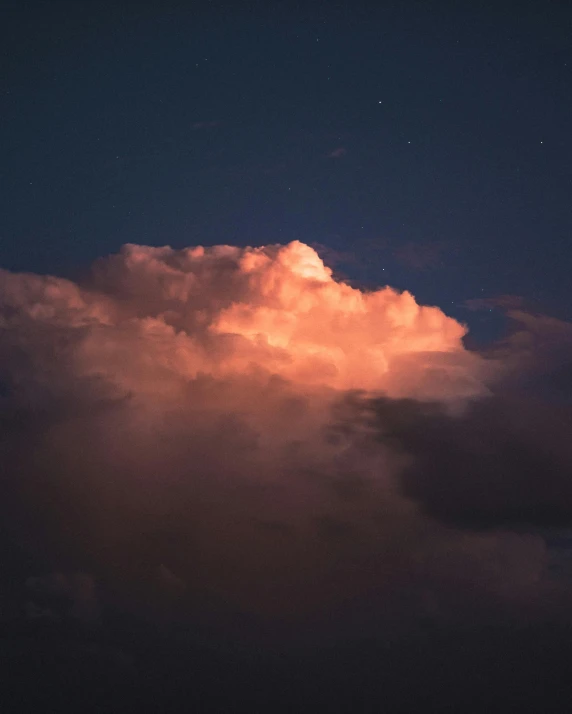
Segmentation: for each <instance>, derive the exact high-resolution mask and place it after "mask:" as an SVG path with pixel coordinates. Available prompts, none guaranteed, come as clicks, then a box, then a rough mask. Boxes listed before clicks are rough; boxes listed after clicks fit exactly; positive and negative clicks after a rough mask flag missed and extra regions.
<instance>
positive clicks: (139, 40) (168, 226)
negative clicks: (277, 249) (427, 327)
mask: <svg viewBox="0 0 572 714" xmlns="http://www.w3.org/2000/svg"><path fill="white" fill-rule="evenodd" d="M571 23H572V19H571V14H570V8H569V7H568V6H567V3H563V2H561V3H559V2H542V3H541V2H532V3H530V2H521V3H507V2H498V3H490V4H486V3H476V4H472V3H456V4H455V3H451V4H442V3H421V2H419V3H409V2H404V3H402V2H396V3H391V2H389V3H378V4H377V5H376V4H374V3H372V4H365V3H362V2H356V3H339V2H324V3H312V2H310V3H290V2H274V3H256V2H252V3H242V2H236V3H217V2H212V3H179V4H176V3H171V2H166V3H160V4H159V3H157V4H153V3H148V2H141V3H133V4H130V3H127V4H126V3H121V2H119V3H83V2H80V1H78V2H71V3H60V2H49V3H28V2H24V1H22V2H18V3H11V2H8V3H7V4H6V3H5V4H4V6H3V10H2V22H1V26H2V30H1V32H2V55H3V67H4V69H3V71H2V94H1V101H2V106H1V112H0V115H1V130H2V139H3V141H2V155H1V164H2V169H3V171H2V173H3V190H2V211H1V224H0V264H1V265H3V266H4V267H6V268H9V269H15V270H32V271H40V272H48V273H55V274H70V273H71V274H73V273H74V271H77V270H78V269H81V268H82V267H83V266H85V265H87V264H89V263H91V262H92V260H93V259H94V258H96V257H99V256H101V255H106V254H108V253H112V252H116V251H117V250H118V248H119V247H120V246H121V245H122V244H124V243H143V244H149V245H164V244H169V245H171V246H173V247H183V246H187V245H197V244H201V245H213V244H217V243H230V244H235V245H260V244H269V243H287V242H289V241H291V240H294V239H298V240H301V241H302V242H305V243H308V244H318V245H320V246H325V247H326V248H327V251H329V254H330V255H331V254H332V253H334V252H335V253H336V254H339V255H338V256H337V262H336V264H335V267H336V268H337V269H338V270H340V271H342V273H343V274H344V275H345V276H347V277H348V278H350V279H353V280H355V281H359V282H360V283H362V284H365V285H371V286H377V285H380V284H381V285H383V284H386V283H389V284H390V285H393V286H395V287H398V288H401V289H405V288H407V289H409V290H411V291H412V292H413V294H414V295H415V296H416V297H417V298H418V299H419V300H420V302H422V303H423V304H436V305H439V306H440V307H442V308H443V309H444V310H446V311H447V313H448V314H451V315H453V316H454V317H456V318H458V319H461V320H462V321H467V320H468V321H469V322H471V321H472V324H473V328H474V330H476V332H478V333H479V334H481V333H482V334H483V335H486V334H488V329H489V328H488V327H487V324H488V322H491V321H492V322H491V325H490V327H491V329H492V332H493V333H494V331H495V327H494V324H493V323H494V319H495V318H494V317H492V316H491V317H490V318H489V317H487V316H486V315H483V314H480V315H478V317H475V316H474V315H471V314H468V313H467V310H466V307H465V306H464V301H465V300H468V299H475V298H480V297H483V296H486V297H496V296H499V295H504V294H511V295H518V296H522V297H524V298H526V299H527V300H528V301H532V302H533V303H534V304H539V305H541V306H542V307H543V309H544V310H548V311H550V312H551V313H552V314H557V315H560V316H562V317H570V315H571V314H572V302H571V298H570V291H569V273H570V266H571V264H572V256H571V253H570V244H571V229H572V201H571V200H570V198H571V188H572V174H571V171H572V169H571V166H572V163H571V158H572V143H571V142H572V139H571V133H570V123H571V115H572V111H571V110H572V92H571V78H572V50H571V44H570V33H571V31H572V30H571ZM491 334H492V333H491Z"/></svg>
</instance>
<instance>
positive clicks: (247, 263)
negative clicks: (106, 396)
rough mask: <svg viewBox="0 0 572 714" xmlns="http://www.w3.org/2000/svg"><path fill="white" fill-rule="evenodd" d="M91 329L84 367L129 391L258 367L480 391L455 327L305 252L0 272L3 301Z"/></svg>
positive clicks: (295, 376)
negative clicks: (73, 276)
mask: <svg viewBox="0 0 572 714" xmlns="http://www.w3.org/2000/svg"><path fill="white" fill-rule="evenodd" d="M7 299H8V300H10V299H11V300H12V301H15V302H19V303H20V305H19V308H20V309H25V310H26V311H27V312H28V314H29V315H30V316H33V317H34V319H38V320H40V321H42V322H46V323H52V324H53V323H56V322H60V321H62V322H63V323H66V322H67V323H68V325H69V326H72V325H73V326H80V325H83V326H84V327H85V328H88V329H87V330H86V333H85V338H84V339H83V341H82V342H81V344H80V345H79V346H78V348H77V351H76V353H75V360H76V366H77V368H78V369H79V370H80V371H83V372H85V373H86V374H87V373H90V372H91V373H94V374H101V373H105V374H107V375H108V376H109V378H111V379H113V380H115V381H116V382H117V383H118V384H122V385H123V386H124V387H125V388H128V389H135V391H138V388H139V387H141V386H142V384H143V382H145V389H147V390H148V389H150V390H151V391H152V390H153V385H155V387H156V389H157V390H158V391H160V390H161V389H164V388H165V387H166V382H169V381H170V380H171V379H173V378H175V379H179V378H181V379H193V378H194V377H196V376H197V374H199V373H202V374H211V375H213V376H215V377H222V376H225V375H237V374H243V373H245V372H253V371H260V370H262V371H264V372H267V373H270V374H276V375H279V376H280V377H283V378H284V379H287V380H291V381H293V382H294V383H296V384H299V385H306V386H307V387H310V386H315V387H328V388H334V389H365V390H375V391H381V392H384V393H386V394H387V395H389V396H392V397H399V396H411V397H416V398H421V399H423V398H437V399H455V398H457V397H461V398H464V397H469V396H473V395H478V394H481V393H483V391H485V388H484V386H483V382H484V375H483V373H482V365H481V364H480V362H479V360H478V359H477V358H476V357H475V356H474V355H472V354H470V353H468V352H467V351H466V350H465V349H464V347H463V345H462V341H461V338H462V336H463V335H464V333H465V328H464V326H463V325H461V324H459V323H458V322H457V321H456V320H454V319H452V318H450V317H447V316H446V315H445V314H444V313H443V312H442V311H441V310H440V309H439V308H437V307H423V306H419V305H418V304H417V303H416V302H415V299H414V298H413V296H412V295H411V294H410V293H408V292H403V293H400V292H398V291H396V290H393V289H392V288H390V287H385V288H381V289H379V290H376V291H374V292H364V291H362V290H359V289H356V288H352V287H350V286H349V285H347V284H344V283H342V282H338V281H336V280H335V279H334V278H333V277H332V271H331V270H330V269H329V268H327V267H326V266H324V264H323V262H322V260H321V259H320V258H319V256H318V255H317V253H316V252H315V251H314V250H313V249H312V248H310V247H309V246H307V245H304V244H303V243H299V242H293V243H290V244H289V245H286V246H280V245H272V246H266V247H262V248H237V247H232V246H214V247H210V248H202V247H197V248H188V249H184V250H173V249H171V248H169V247H162V248H151V247H144V246H136V245H128V246H125V247H124V248H123V250H122V251H121V253H120V254H118V255H115V256H112V257H110V258H107V259H104V260H101V261H99V262H98V264H97V266H96V269H95V277H94V283H93V285H92V286H91V287H90V288H89V289H87V288H80V287H78V286H76V285H74V284H73V283H71V282H69V281H66V280H61V279H56V278H45V277H41V278H40V277H36V276H15V275H9V274H6V279H5V280H4V297H3V301H4V302H6V300H7Z"/></svg>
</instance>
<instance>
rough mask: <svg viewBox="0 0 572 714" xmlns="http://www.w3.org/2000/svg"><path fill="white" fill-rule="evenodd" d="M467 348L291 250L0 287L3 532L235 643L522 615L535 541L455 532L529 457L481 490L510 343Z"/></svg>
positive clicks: (536, 577) (537, 576)
mask: <svg viewBox="0 0 572 714" xmlns="http://www.w3.org/2000/svg"><path fill="white" fill-rule="evenodd" d="M465 332H466V328H465V327H464V326H463V325H461V324H459V323H458V322H457V321H456V320H454V319H452V318H450V317H448V316H446V315H445V314H444V313H443V312H442V311H441V310H440V309H439V308H437V307H425V306H420V305H418V304H417V303H416V301H415V299H414V298H413V296H412V295H411V294H409V293H408V292H399V291H396V290H393V289H392V288H390V287H384V288H381V289H379V290H376V291H369V292H366V291H361V290H358V289H355V288H352V287H351V286H349V285H348V284H345V283H343V282H339V281H336V280H335V279H334V278H333V276H332V271H331V270H330V269H329V268H328V267H326V266H325V265H324V264H323V262H322V261H321V260H320V258H319V257H318V255H317V254H316V252H315V251H314V250H313V249H311V248H310V247H308V246H306V245H304V244H302V243H299V242H294V243H291V244H289V245H286V246H280V245H272V246H265V247H261V248H237V247H233V246H225V245H221V246H214V247H210V248H202V247H195V248H188V249H184V250H173V249H172V248H169V247H160V248H153V247H145V246H136V245H128V246H125V247H124V248H123V249H122V250H121V252H120V253H119V254H117V255H114V256H111V257H108V258H105V259H101V260H100V261H98V262H97V263H96V265H94V267H93V271H92V273H91V276H90V278H89V279H88V280H86V281H84V282H83V283H82V284H75V283H73V282H70V281H67V280H63V279H59V278H54V277H46V276H37V275H27V274H12V273H9V272H6V271H3V272H2V273H1V275H0V383H1V384H2V386H3V388H2V390H0V405H1V411H0V419H1V432H0V466H1V470H2V473H4V474H6V475H7V476H6V477H5V482H4V498H3V503H2V506H1V508H2V516H3V518H4V519H5V523H6V524H7V525H6V528H7V529H8V530H7V532H9V533H10V534H11V536H10V537H11V538H12V539H16V540H17V541H18V542H19V543H20V544H24V545H23V546H22V545H21V547H25V548H27V549H28V550H29V551H31V552H34V553H35V554H36V555H37V554H40V555H41V557H43V558H44V559H45V560H46V561H47V562H48V563H50V564H51V566H50V567H51V569H52V570H53V571H62V572H78V571H86V572H90V573H94V574H95V576H96V577H97V579H98V583H101V591H102V592H105V591H107V593H108V594H109V593H112V595H108V596H109V597H114V598H116V599H118V600H122V599H123V600H124V601H126V602H129V603H131V604H134V606H135V607H141V608H147V609H150V610H152V611H153V612H155V613H160V616H161V617H167V618H175V619H180V618H185V617H191V618H192V617H199V618H200V620H201V621H202V622H203V623H205V622H212V623H215V622H218V623H221V622H224V623H227V625H228V623H229V622H232V623H233V626H236V627H237V628H238V629H239V630H240V628H241V627H242V626H243V625H244V620H241V619H240V617H238V616H237V613H242V614H243V615H245V613H247V614H248V616H249V617H255V618H258V619H259V621H260V622H265V623H266V625H265V626H264V627H266V628H268V626H269V625H268V623H269V622H272V623H273V624H276V623H282V624H283V625H284V623H286V625H287V627H288V628H290V625H291V624H292V623H293V622H297V623H298V624H300V623H302V622H304V623H306V625H305V629H308V621H309V620H308V618H310V620H311V622H312V623H314V625H316V623H318V622H321V623H322V624H323V626H324V627H327V626H331V624H332V620H335V622H336V627H343V626H345V625H343V623H353V625H355V626H358V625H359V626H362V627H365V628H366V629H368V628H369V627H370V626H371V623H372V622H375V621H377V620H379V621H380V622H381V621H383V623H384V625H387V622H388V620H391V621H394V622H395V621H396V620H398V619H399V618H400V617H407V616H409V615H410V613H411V612H414V613H420V612H430V613H433V614H435V616H437V615H438V616H439V617H442V616H443V617H444V616H447V617H448V618H454V617H456V616H459V617H463V616H466V613H467V612H471V613H473V614H474V612H475V611H479V612H482V613H484V612H488V611H489V610H490V609H493V610H494V609H495V608H501V609H502V608H507V607H511V608H516V609H519V608H520V609H524V610H527V611H529V610H530V609H531V608H532V609H535V608H538V607H540V605H539V603H541V602H544V601H545V595H546V588H548V587H552V585H551V584H550V583H549V582H548V581H547V580H546V578H545V571H546V568H547V563H548V560H549V559H548V557H547V553H546V548H545V545H544V539H543V538H542V537H541V536H540V535H539V534H538V533H536V532H534V533H532V532H530V533H522V532H510V528H509V529H508V531H507V529H506V528H503V523H502V518H497V517H496V516H495V517H491V518H489V520H490V521H491V522H493V523H494V524H496V525H497V526H498V527H497V528H496V530H492V531H491V530H489V531H488V532H479V531H476V530H474V529H471V528H470V527H467V522H466V521H467V518H466V513H467V505H466V503H465V502H467V503H469V505H470V506H471V508H472V509H473V511H471V513H473V512H474V513H477V514H481V515H480V516H479V517H482V518H485V517H486V516H487V514H489V515H490V513H493V514H498V513H501V512H502V508H503V505H502V504H503V503H504V502H506V501H507V500H509V499H510V497H511V496H510V494H511V493H513V491H511V489H512V488H519V487H520V484H521V482H522V479H524V481H526V482H527V483H528V486H527V488H529V487H530V479H533V478H534V476H533V475H531V474H532V473H533V472H534V468H537V467H538V463H539V462H538V463H537V462H535V461H533V460H532V458H529V456H528V452H526V454H527V456H526V458H525V457H524V456H523V455H522V454H521V455H520V456H519V457H518V458H516V460H515V463H514V464H512V463H511V466H510V469H512V470H513V471H515V472H517V471H518V470H519V468H521V466H523V465H526V466H527V467H528V466H530V468H529V469H528V471H527V474H528V475H527V476H522V474H521V476H519V477H518V478H521V481H519V480H518V478H517V479H516V481H515V480H514V479H513V481H510V480H509V481H508V482H507V483H506V485H505V486H503V488H505V491H504V492H503V491H502V488H501V484H504V483H505V481H504V480H503V479H504V478H505V477H504V471H503V470H502V469H501V468H500V467H498V468H496V470H495V469H494V468H493V469H492V470H491V469H490V468H489V467H490V465H491V464H494V465H495V467H496V466H497V465H498V459H497V458H496V456H495V453H496V452H495V451H494V449H497V450H499V451H502V453H503V454H504V453H505V451H506V447H507V443H506V439H505V437H503V436H498V434H497V432H496V431H495V429H498V433H501V432H502V433H504V432H503V429H504V426H505V424H504V421H503V418H504V417H503V412H502V410H497V409H496V407H495V406H494V405H495V404H496V402H495V399H498V396H497V395H498V393H499V389H500V387H499V384H500V383H501V382H502V380H503V379H504V378H505V375H506V372H507V369H506V364H507V359H508V357H507V349H508V348H507V349H505V350H504V351H503V350H502V349H499V351H498V352H497V353H495V354H491V355H488V356H487V357H484V356H482V355H478V354H476V353H473V352H470V351H468V350H467V349H465V347H464V346H463V339H462V338H463V336H464V334H465ZM519 344H520V342H519ZM510 354H511V355H513V354H514V350H512V351H510ZM519 360H520V362H519V363H524V361H525V360H524V358H519ZM364 405H365V406H364ZM485 405H493V406H485ZM487 409H488V410H489V411H487ZM489 412H490V413H489ZM364 414H366V416H364ZM511 414H512V412H511ZM475 415H477V416H475ZM507 418H508V417H507ZM527 428H529V431H530V429H531V428H532V427H527ZM489 434H492V438H493V442H492V443H493V455H492V456H491V455H490V454H489V452H488V451H487V449H488V448H489V446H488V445H489V441H488V439H489ZM527 434H528V432H526V429H525V430H524V432H523V434H522V441H523V443H525V442H526V441H527V439H528V436H527ZM444 435H445V436H444ZM553 438H554V439H555V440H556V441H558V440H559V439H563V438H564V437H563V436H561V435H560V432H558V435H554V437H553ZM503 439H504V440H503ZM550 443H552V442H550ZM558 444H560V441H558ZM509 445H510V447H511V448H512V442H510V444H509ZM555 448H557V447H556V446H555ZM455 449H457V451H455ZM467 454H468V457H469V458H470V459H472V460H473V461H474V463H471V464H469V468H468V471H467V470H466V469H465V472H463V473H462V474H461V473H460V470H462V469H463V468H464V465H465V463H464V458H465V457H466V455H467ZM475 454H476V456H475ZM477 457H478V458H477ZM455 459H457V461H456V460H455ZM479 459H480V460H479ZM487 459H488V460H487ZM501 461H502V459H501ZM457 462H458V463H457ZM525 462H526V463H525ZM533 466H534V468H533ZM483 470H484V471H486V472H487V478H488V484H489V500H487V499H486V498H484V497H482V494H481V492H480V491H479V488H478V483H479V479H481V481H482V473H483ZM534 473H536V472H534ZM560 483H561V482H560V481H558V480H556V481H555V484H556V485H555V488H556V487H557V485H558V484H560ZM503 493H504V495H503ZM531 493H536V492H534V490H533V491H532V492H531ZM491 494H492V495H491ZM499 494H500V495H499ZM495 498H496V500H495ZM532 498H533V497H532V496H531V497H530V498H529V501H531V499H532ZM463 499H464V500H463ZM491 499H492V500H491ZM503 499H504V501H503ZM491 504H492V505H491ZM499 504H500V505H499ZM495 518H496V520H495ZM509 521H510V523H512V520H511V519H509ZM106 588H107V590H106ZM102 597H103V595H102ZM408 613H409V614H408ZM463 613H464V614H463ZM225 618H226V619H225ZM237 618H238V619H237ZM240 622H242V623H243V625H241V624H240ZM248 622H249V623H250V624H249V625H248V627H253V625H252V620H248ZM356 623H358V625H356ZM366 623H367V624H366ZM227 625H225V626H227ZM353 625H352V626H353ZM213 626H214V624H213ZM349 626H350V624H348V627H349ZM228 627H230V625H228ZM263 629H264V628H263ZM290 629H291V628H290ZM301 629H304V628H302V627H301Z"/></svg>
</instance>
